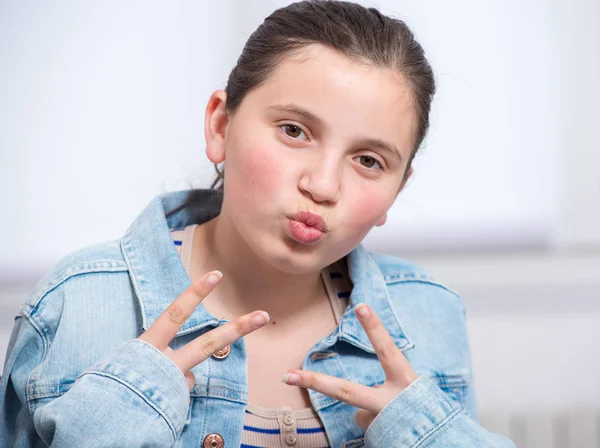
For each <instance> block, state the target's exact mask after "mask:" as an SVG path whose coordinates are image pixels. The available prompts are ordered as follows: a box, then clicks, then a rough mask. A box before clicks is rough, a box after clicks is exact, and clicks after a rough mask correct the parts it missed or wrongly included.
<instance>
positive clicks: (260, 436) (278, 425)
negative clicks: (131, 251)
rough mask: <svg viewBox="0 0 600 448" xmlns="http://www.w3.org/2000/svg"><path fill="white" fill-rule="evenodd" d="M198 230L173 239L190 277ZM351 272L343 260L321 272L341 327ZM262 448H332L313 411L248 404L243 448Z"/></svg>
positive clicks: (187, 229) (189, 228)
mask: <svg viewBox="0 0 600 448" xmlns="http://www.w3.org/2000/svg"><path fill="white" fill-rule="evenodd" d="M197 226H198V225H197V224H192V225H190V226H187V227H185V228H184V229H175V230H171V239H172V240H173V243H174V244H175V248H176V250H177V253H178V254H179V256H180V258H181V262H182V264H183V267H184V268H185V270H186V272H187V273H188V275H189V273H190V263H191V260H192V248H193V241H194V233H195V230H196V227H197ZM347 272H348V270H347V267H346V263H345V260H343V259H342V260H340V261H338V262H336V263H333V264H331V265H330V266H327V267H326V268H324V269H323V271H322V272H321V279H322V280H323V284H324V285H325V289H326V291H327V296H328V297H329V302H330V303H331V310H332V312H333V316H334V317H335V321H336V323H337V324H339V323H340V320H341V318H342V315H343V314H344V311H345V309H346V307H347V306H348V302H349V297H350V292H351V291H352V283H351V282H350V279H349V278H348V275H347ZM259 447H281V448H291V447H294V448H324V447H329V444H328V441H327V437H326V435H325V430H324V428H323V424H322V423H321V420H320V419H319V416H318V415H317V413H316V412H315V410H314V409H313V408H304V409H292V408H291V407H289V406H282V407H280V408H262V407H259V406H254V405H252V404H250V403H248V404H247V405H246V412H245V414H244V430H243V433H242V445H241V448H259Z"/></svg>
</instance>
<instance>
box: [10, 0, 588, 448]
mask: <svg viewBox="0 0 600 448" xmlns="http://www.w3.org/2000/svg"><path fill="white" fill-rule="evenodd" d="M288 3H290V2H289V1H275V0H260V1H243V0H223V1H220V2H196V1H191V0H188V1H171V2H159V1H156V0H150V1H148V0H145V1H141V0H139V1H133V0H129V1H116V0H107V1H103V2H93V1H81V0H77V1H76V0H59V1H54V2H43V1H40V0H20V1H18V2H16V1H12V2H9V1H0V213H1V218H2V219H0V365H1V364H2V363H3V361H4V356H5V350H6V346H7V344H8V337H9V334H10V329H11V327H12V322H13V318H14V316H15V314H16V313H18V309H19V306H20V304H21V303H22V302H23V301H24V300H26V298H27V295H28V294H29V292H30V291H31V289H32V288H33V286H34V285H35V283H36V282H37V281H38V280H39V279H40V278H41V277H42V275H43V274H44V273H45V272H46V271H48V270H49V269H51V268H52V266H53V265H54V264H55V263H56V262H57V261H58V260H59V259H60V258H62V257H63V256H65V255H66V254H68V253H70V252H72V251H73V250H76V249H78V248H81V247H84V246H87V245H90V244H94V243H97V242H101V241H106V240H109V239H116V238H119V237H120V236H121V235H122V234H123V233H124V232H125V230H126V229H127V227H128V226H129V224H130V223H131V222H132V221H133V219H134V218H135V217H136V216H137V215H138V214H139V212H140V211H141V210H142V209H143V208H144V207H145V206H146V204H147V203H148V202H149V201H150V200H151V199H152V198H153V197H154V196H155V195H157V194H159V193H161V192H164V191H171V190H181V189H187V188H190V187H195V188H200V187H206V186H208V185H209V184H210V181H211V180H212V178H213V173H214V171H213V167H212V165H210V164H209V163H208V161H207V159H206V157H205V155H204V132H203V121H204V108H205V105H206V101H207V100H208V97H209V95H210V94H211V92H212V91H213V90H215V89H218V88H223V87H224V86H225V82H226V80H227V76H228V74H229V71H230V70H231V68H232V67H233V65H234V63H235V61H236V59H237V57H238V55H239V53H240V51H241V49H242V46H243V44H244V42H245V40H246V39H247V37H248V36H249V34H250V33H251V32H252V31H253V30H254V29H255V28H256V27H257V26H258V25H259V24H260V23H261V22H262V20H263V19H264V17H266V16H267V15H268V14H270V13H271V12H272V11H273V10H274V9H275V8H277V7H279V6H283V5H285V4H288ZM359 3H362V4H364V5H366V6H375V7H378V8H380V9H381V10H382V11H383V12H384V13H387V14H390V15H393V16H395V17H397V18H400V19H403V20H405V21H406V22H407V24H408V25H409V26H410V27H411V29H412V30H413V31H414V32H415V34H416V36H417V38H418V40H419V41H420V42H421V44H422V45H423V47H424V48H425V51H426V53H427V55H428V58H429V61H430V62H431V64H432V66H433V68H434V70H435V72H436V77H437V82H438V89H439V90H438V94H437V96H436V98H435V101H434V104H433V110H432V124H431V130H430V134H429V137H428V138H427V140H426V142H425V146H424V148H423V149H422V150H421V153H420V155H419V156H418V157H417V158H416V160H415V174H414V176H413V178H412V179H411V181H410V183H409V185H408V187H407V188H406V189H405V190H404V192H403V193H402V195H400V197H399V199H398V201H397V203H396V204H395V205H394V207H393V209H392V211H391V214H390V218H389V220H388V223H387V224H386V225H385V226H384V227H382V228H377V229H375V230H374V231H373V232H372V233H371V234H369V236H368V237H367V239H366V240H365V245H366V246H367V247H369V248H370V249H373V250H375V251H380V252H387V253H391V254H393V255H397V256H400V257H403V258H406V259H408V260H411V261H413V262H415V263H417V264H420V265H422V266H424V267H425V268H427V269H428V270H429V271H430V272H431V273H432V274H433V275H434V276H435V277H437V279H438V280H440V281H441V282H442V283H445V284H446V285H448V286H449V287H450V288H452V289H454V290H456V291H458V292H459V293H460V294H461V295H462V296H463V298H464V302H465V305H466V307H467V318H468V330H469V334H470V341H471V349H472V354H473V365H474V370H475V380H476V383H475V388H476V391H477V394H478V402H479V409H480V414H481V419H482V422H483V424H484V426H487V427H488V428H490V429H492V430H494V431H496V432H502V433H504V434H506V435H509V436H510V437H511V438H512V439H513V440H515V442H517V445H518V446H519V447H529V448H531V447H536V448H537V447H550V448H552V447H554V448H559V447H560V448H564V447H597V446H600V430H599V428H600V414H599V413H598V410H599V409H600V381H599V380H598V378H597V373H596V372H598V371H599V370H600V360H599V359H598V355H599V354H600V350H599V349H600V134H599V132H598V129H599V128H600V81H599V80H600V2H598V0H570V1H566V0H527V1H526V2H522V1H518V0H505V1H489V2H481V1H477V0H457V1H453V2H447V1H444V0H428V1H419V2H416V1H398V0H397V1H370V2H362V1H361V2H359Z"/></svg>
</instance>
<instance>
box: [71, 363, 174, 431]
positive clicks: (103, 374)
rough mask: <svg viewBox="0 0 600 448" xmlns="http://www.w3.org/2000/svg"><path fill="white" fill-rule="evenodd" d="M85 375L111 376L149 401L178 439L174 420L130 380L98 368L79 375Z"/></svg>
mask: <svg viewBox="0 0 600 448" xmlns="http://www.w3.org/2000/svg"><path fill="white" fill-rule="evenodd" d="M85 375H98V376H103V377H106V378H110V379H112V380H114V381H116V382H118V383H121V384H122V385H123V386H125V387H127V388H129V389H131V390H132V391H133V392H135V393H136V394H137V395H138V396H139V397H140V398H141V399H142V400H144V401H145V402H146V403H148V405H149V406H150V407H151V408H152V409H154V410H155V411H156V412H158V413H159V414H160V415H161V417H162V418H163V419H164V420H165V422H166V423H167V425H168V426H169V429H170V430H171V435H172V436H173V441H175V440H177V431H176V429H175V425H174V424H173V422H172V421H171V419H170V418H169V417H168V416H167V415H166V414H165V412H164V411H163V410H162V409H160V408H159V407H158V406H157V405H155V404H154V403H153V402H152V401H150V400H149V399H148V398H147V397H146V396H145V395H144V394H143V393H142V392H141V391H139V390H138V389H137V388H136V387H134V386H133V385H132V384H130V383H129V382H127V381H125V380H124V379H122V378H119V377H117V376H115V375H112V374H110V373H107V372H101V371H98V370H88V371H87V372H84V373H83V374H81V375H80V376H79V378H82V377H84V376H85Z"/></svg>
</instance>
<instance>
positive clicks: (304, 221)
mask: <svg viewBox="0 0 600 448" xmlns="http://www.w3.org/2000/svg"><path fill="white" fill-rule="evenodd" d="M289 219H290V221H289V223H290V224H289V232H290V235H291V237H292V238H293V239H294V240H296V241H297V242H298V243H301V244H312V243H316V242H317V241H319V240H320V239H321V237H322V236H323V234H324V233H325V232H326V231H327V227H326V225H325V220H324V219H323V218H321V216H319V215H317V214H316V213H312V212H308V211H305V212H300V213H297V214H295V215H293V216H290V217H289Z"/></svg>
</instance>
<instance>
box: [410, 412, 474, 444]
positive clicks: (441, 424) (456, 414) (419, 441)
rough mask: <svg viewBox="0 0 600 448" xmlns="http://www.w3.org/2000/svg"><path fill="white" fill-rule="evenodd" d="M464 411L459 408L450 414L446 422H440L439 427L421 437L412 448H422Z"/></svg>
mask: <svg viewBox="0 0 600 448" xmlns="http://www.w3.org/2000/svg"><path fill="white" fill-rule="evenodd" d="M462 411H463V409H462V408H458V409H456V410H455V411H454V412H452V414H450V415H449V416H448V417H446V418H445V419H444V420H442V421H441V422H440V424H439V425H437V426H436V427H435V428H432V429H431V430H430V431H429V432H427V433H426V434H425V435H424V436H423V437H421V439H420V440H418V441H417V442H416V443H415V444H414V445H413V446H412V448H418V447H419V446H421V445H422V444H423V443H424V442H425V441H426V440H427V439H428V438H429V437H430V436H432V435H433V434H434V433H435V432H436V431H438V430H439V429H440V428H442V427H443V426H444V425H446V424H448V423H449V422H450V420H452V419H454V417H456V416H458V415H460V414H461V412H462Z"/></svg>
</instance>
